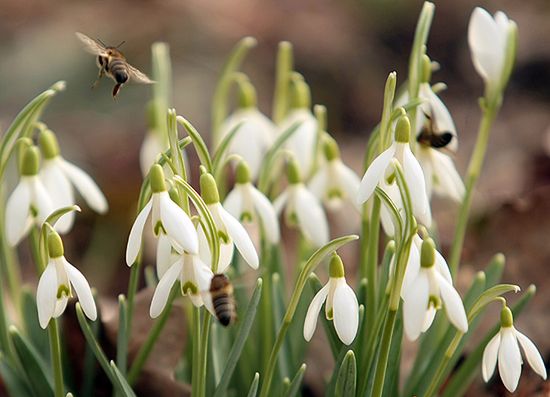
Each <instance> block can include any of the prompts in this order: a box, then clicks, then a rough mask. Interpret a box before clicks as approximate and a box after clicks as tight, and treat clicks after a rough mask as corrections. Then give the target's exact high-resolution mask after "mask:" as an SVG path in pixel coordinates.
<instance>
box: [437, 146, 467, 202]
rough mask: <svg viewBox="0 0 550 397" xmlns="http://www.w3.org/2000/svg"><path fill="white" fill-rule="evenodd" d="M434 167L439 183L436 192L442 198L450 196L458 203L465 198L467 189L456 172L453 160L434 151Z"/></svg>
mask: <svg viewBox="0 0 550 397" xmlns="http://www.w3.org/2000/svg"><path fill="white" fill-rule="evenodd" d="M432 157H433V161H434V163H435V164H436V165H435V166H434V168H435V170H436V172H437V175H436V178H437V182H438V183H436V184H434V190H435V191H436V192H437V194H439V195H441V196H448V197H449V198H451V199H452V200H454V201H456V202H457V203H461V202H462V200H463V198H464V193H465V188H464V183H463V182H462V178H460V175H459V174H458V171H457V170H456V168H455V166H454V163H453V160H452V159H451V158H450V157H449V156H447V155H446V154H444V153H441V152H438V151H437V150H432Z"/></svg>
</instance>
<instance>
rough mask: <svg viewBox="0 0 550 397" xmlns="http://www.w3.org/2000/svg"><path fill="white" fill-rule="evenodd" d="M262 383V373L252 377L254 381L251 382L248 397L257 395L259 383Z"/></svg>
mask: <svg viewBox="0 0 550 397" xmlns="http://www.w3.org/2000/svg"><path fill="white" fill-rule="evenodd" d="M259 383H260V374H259V373H257V372H256V373H255V374H254V379H252V383H251V384H250V389H248V394H247V397H256V394H257V393H258V384H259Z"/></svg>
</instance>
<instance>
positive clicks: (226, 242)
mask: <svg viewBox="0 0 550 397" xmlns="http://www.w3.org/2000/svg"><path fill="white" fill-rule="evenodd" d="M200 185H201V196H202V198H203V200H204V201H205V203H206V205H207V206H208V209H209V210H210V214H211V215H212V218H213V220H214V223H215V224H216V228H217V230H218V237H219V240H220V258H219V261H218V267H217V269H216V272H217V273H223V272H224V271H225V270H226V269H227V267H228V266H229V264H230V263H231V260H232V259H233V250H234V247H237V250H238V251H239V253H240V254H241V255H242V257H243V258H244V260H245V261H246V263H248V265H249V266H250V267H251V268H252V269H257V268H258V266H259V262H260V260H259V258H258V253H257V252H256V249H255V248H254V244H253V243H252V240H251V239H250V236H249V235H248V233H247V231H246V229H245V228H244V226H243V225H241V223H240V222H239V221H238V220H237V219H235V217H233V215H231V214H230V213H229V212H227V211H226V210H225V208H223V207H222V205H221V203H220V199H219V195H218V188H217V186H216V182H215V181H214V177H213V176H212V175H210V174H207V173H205V174H202V175H201V179H200ZM198 237H199V254H200V257H201V259H202V261H203V262H204V263H210V262H211V261H212V257H211V252H210V247H209V246H208V240H207V238H206V235H205V232H204V230H203V228H202V226H201V225H200V224H199V227H198Z"/></svg>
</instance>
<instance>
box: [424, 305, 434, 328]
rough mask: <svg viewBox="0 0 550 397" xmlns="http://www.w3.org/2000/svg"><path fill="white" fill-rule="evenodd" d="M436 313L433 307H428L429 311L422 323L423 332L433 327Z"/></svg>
mask: <svg viewBox="0 0 550 397" xmlns="http://www.w3.org/2000/svg"><path fill="white" fill-rule="evenodd" d="M436 313H437V310H435V308H434V307H433V305H428V310H426V314H425V315H424V322H423V323H422V332H426V331H427V330H428V329H429V328H430V327H431V326H432V323H433V322H434V318H435V315H436Z"/></svg>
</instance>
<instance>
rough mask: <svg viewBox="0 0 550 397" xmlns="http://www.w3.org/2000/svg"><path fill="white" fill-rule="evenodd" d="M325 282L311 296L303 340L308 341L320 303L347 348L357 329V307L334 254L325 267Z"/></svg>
mask: <svg viewBox="0 0 550 397" xmlns="http://www.w3.org/2000/svg"><path fill="white" fill-rule="evenodd" d="M329 276H330V277H329V280H328V283H327V284H325V286H324V287H323V288H321V289H320V290H319V292H317V294H315V296H314V297H313V300H312V301H311V304H310V305H309V308H308V309H307V313H306V318H305V321H304V338H305V340H306V341H308V342H309V341H310V340H311V337H312V336H313V333H314V332H315V328H316V326H317V317H318V316H319V312H320V311H321V307H322V306H323V303H325V301H326V305H325V316H326V318H327V319H328V320H333V321H334V328H335V330H336V334H337V335H338V337H339V338H340V340H341V341H342V342H343V343H345V344H346V345H350V344H351V343H352V342H353V340H354V339H355V336H356V335H357V328H358V326H359V304H358V302H357V297H356V296H355V293H354V292H353V289H351V287H350V286H349V285H348V284H347V283H346V278H345V275H344V265H343V264H342V260H341V259H340V257H339V256H338V255H337V254H334V255H333V257H332V258H331V261H330V266H329Z"/></svg>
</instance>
